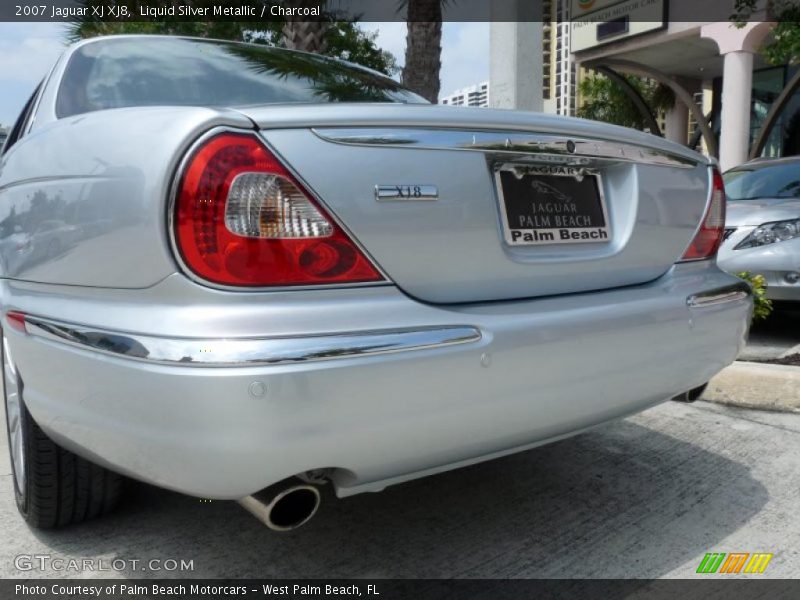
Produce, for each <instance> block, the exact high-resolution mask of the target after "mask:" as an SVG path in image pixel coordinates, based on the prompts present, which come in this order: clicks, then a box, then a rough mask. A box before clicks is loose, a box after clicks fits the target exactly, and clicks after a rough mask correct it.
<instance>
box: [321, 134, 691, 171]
mask: <svg viewBox="0 0 800 600" xmlns="http://www.w3.org/2000/svg"><path fill="white" fill-rule="evenodd" d="M312 131H313V132H314V134H315V135H316V136H317V137H319V138H320V139H323V140H325V141H327V142H333V143H335V144H344V145H348V146H385V147H390V148H421V149H427V150H463V151H473V152H475V151H477V152H490V153H498V154H518V155H526V156H534V157H536V158H537V159H539V160H542V161H543V162H551V163H555V164H568V165H586V164H590V163H591V162H592V160H598V159H599V160H609V161H614V162H620V161H622V162H636V163H644V164H652V165H661V166H669V167H680V168H694V167H696V166H698V164H700V163H699V161H696V160H692V159H690V158H687V157H685V156H680V155H678V154H673V153H671V152H668V151H665V150H659V149H656V148H650V147H647V146H637V145H635V144H629V143H624V142H612V141H607V140H595V139H589V138H572V137H567V136H563V135H552V134H544V133H541V134H540V133H520V132H503V131H461V130H452V129H450V130H449V129H405V128H402V127H383V128H370V127H354V128H341V127H336V128H325V127H318V128H314V129H312Z"/></svg>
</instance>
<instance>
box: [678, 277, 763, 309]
mask: <svg viewBox="0 0 800 600" xmlns="http://www.w3.org/2000/svg"><path fill="white" fill-rule="evenodd" d="M752 295H753V290H752V289H751V288H750V286H749V285H748V284H747V283H745V282H744V281H743V282H742V283H734V284H733V285H729V286H726V287H723V288H717V289H716V290H709V291H707V292H700V293H699V294H693V295H691V296H689V297H688V298H686V304H687V305H688V306H689V307H690V308H706V307H707V306H716V305H718V304H726V303H727V302H735V301H737V300H744V299H745V298H747V297H748V296H752Z"/></svg>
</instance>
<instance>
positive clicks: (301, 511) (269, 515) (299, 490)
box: [237, 484, 322, 531]
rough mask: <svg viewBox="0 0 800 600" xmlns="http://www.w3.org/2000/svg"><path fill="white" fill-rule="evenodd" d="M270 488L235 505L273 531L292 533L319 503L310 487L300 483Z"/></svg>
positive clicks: (311, 513) (314, 510) (311, 486)
mask: <svg viewBox="0 0 800 600" xmlns="http://www.w3.org/2000/svg"><path fill="white" fill-rule="evenodd" d="M279 485H280V484H277V485H275V486H270V487H269V488H266V489H265V490H262V491H260V492H256V493H255V494H252V495H251V496H245V497H244V498H240V499H239V500H237V502H238V503H239V504H240V505H241V506H242V507H243V508H244V509H245V510H246V511H248V512H249V513H250V514H252V515H253V516H254V517H255V518H256V519H258V520H259V521H261V522H262V523H264V525H266V526H267V527H269V528H270V529H272V530H273V531H291V530H292V529H297V528H298V527H302V526H303V525H305V524H306V523H308V522H309V521H310V520H311V517H313V516H314V515H315V514H316V512H317V509H318V508H319V505H320V502H321V500H322V498H321V496H320V493H319V490H318V489H317V488H316V487H314V486H313V485H307V484H299V485H289V486H288V487H281V488H279V489H280V491H278V492H276V491H275V489H276V488H277V487H278V486H279Z"/></svg>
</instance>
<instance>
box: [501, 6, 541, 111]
mask: <svg viewBox="0 0 800 600" xmlns="http://www.w3.org/2000/svg"><path fill="white" fill-rule="evenodd" d="M501 5H502V8H501V9H500V10H502V11H503V13H502V14H499V13H498V12H497V11H493V12H492V19H493V21H492V23H491V24H490V26H489V106H491V107H492V108H513V109H519V110H535V111H541V110H542V107H543V99H542V22H541V21H542V19H541V6H539V3H537V2H530V1H529V0H511V1H507V2H503V3H501ZM492 6H493V9H494V6H495V4H494V3H493V5H492ZM537 8H538V12H539V15H537V14H536V13H535V11H536V9H537ZM504 19H507V20H504Z"/></svg>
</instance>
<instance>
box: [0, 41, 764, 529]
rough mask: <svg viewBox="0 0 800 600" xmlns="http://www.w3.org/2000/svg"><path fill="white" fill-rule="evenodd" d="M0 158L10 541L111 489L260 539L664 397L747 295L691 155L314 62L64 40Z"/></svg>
mask: <svg viewBox="0 0 800 600" xmlns="http://www.w3.org/2000/svg"><path fill="white" fill-rule="evenodd" d="M1 160H2V162H0V229H1V231H0V268H2V279H0V286H1V289H0V294H1V296H0V301H1V302H2V311H3V313H2V330H3V344H2V348H3V366H4V371H3V372H4V382H5V402H6V411H7V421H8V434H9V443H10V450H11V457H12V462H13V470H14V477H13V485H14V486H15V488H16V498H17V503H18V505H19V509H20V511H21V512H22V514H23V515H24V516H25V518H26V519H27V520H28V521H29V522H30V523H31V524H32V525H35V526H39V527H53V526H59V525H65V524H68V523H73V522H78V521H81V520H84V519H86V518H89V517H92V516H95V515H98V514H100V513H102V512H105V511H106V510H108V509H110V508H111V507H112V506H113V504H114V502H115V501H116V499H117V498H118V496H119V494H120V492H119V490H120V482H121V476H129V477H131V478H133V479H138V480H142V481H146V482H149V483H151V484H154V485H157V486H162V487H165V488H169V489H172V490H178V491H180V492H184V493H187V494H193V495H196V496H200V497H203V498H214V499H237V500H239V501H240V502H241V503H242V504H243V505H244V506H245V507H246V508H248V509H249V510H250V511H251V512H253V513H254V514H256V515H257V516H259V517H260V518H261V519H262V520H263V521H265V522H266V523H267V524H268V525H270V526H271V527H273V528H274V529H279V530H280V529H290V528H292V527H295V526H298V525H300V524H302V523H303V522H305V521H306V520H308V519H309V518H310V517H311V515H312V514H313V513H314V511H315V510H316V508H317V506H318V503H319V492H318V486H319V485H320V484H321V483H323V482H324V483H328V484H332V486H333V487H334V489H335V491H336V492H337V494H338V495H339V496H346V495H349V494H356V493H359V492H365V491H377V490H381V489H383V488H384V487H386V486H387V485H391V484H396V483H399V482H402V481H405V480H409V479H412V478H415V477H421V476H424V475H428V474H432V473H436V472H440V471H444V470H447V469H453V468H456V467H459V466H462V465H467V464H470V463H474V462H477V461H482V460H487V459H490V458H493V457H498V456H502V455H503V454H507V453H511V452H517V451H520V450H523V449H526V448H531V447H533V446H536V445H540V444H545V443H547V442H550V441H553V440H557V439H559V438H563V437H565V436H569V435H572V434H575V433H577V432H579V431H581V430H584V429H586V428H589V427H592V426H594V425H597V424H599V423H602V422H605V421H609V420H611V419H617V418H619V417H623V416H625V415H629V414H631V413H635V412H637V411H641V410H644V409H646V408H648V407H650V406H653V405H654V404H656V403H658V402H661V401H663V400H665V399H668V398H672V397H675V396H678V395H682V394H683V395H685V394H686V393H687V392H689V391H690V390H694V389H696V388H698V387H699V386H702V385H703V384H704V383H705V382H707V381H708V380H709V379H710V378H711V377H712V376H713V375H714V374H715V373H717V372H718V371H719V370H720V369H722V368H723V367H725V366H726V365H727V364H729V363H730V362H732V361H733V360H734V358H735V356H736V354H737V352H738V351H739V349H740V347H741V345H742V343H743V339H744V337H745V334H746V329H747V322H748V317H749V313H750V311H751V298H750V290H749V288H748V287H747V286H746V285H745V284H743V283H740V282H739V280H737V279H736V278H734V277H732V276H730V275H727V274H725V273H723V272H722V271H720V270H719V269H718V268H717V266H716V264H715V254H716V250H717V246H718V245H719V241H720V238H721V235H722V232H723V225H724V206H723V202H724V192H723V189H722V183H721V179H720V176H719V175H718V173H717V171H716V170H715V168H714V166H713V164H712V163H711V162H710V161H709V160H708V159H706V158H704V157H703V156H701V155H699V154H696V153H694V152H691V151H689V150H687V149H685V148H682V147H680V146H677V145H675V144H671V143H669V142H666V141H663V140H661V139H659V138H657V137H655V136H650V135H647V134H644V133H638V132H635V131H632V130H628V129H622V128H618V127H612V126H608V125H601V124H597V123H592V122H588V121H582V120H577V119H567V118H556V117H549V116H545V115H540V114H526V113H521V112H513V111H496V110H488V109H458V108H451V107H437V106H431V105H429V104H427V103H426V102H425V101H423V100H422V99H421V98H419V97H418V96H416V95H415V94H413V93H411V92H409V91H407V90H405V89H403V88H402V87H400V86H399V85H398V84H397V83H396V82H394V81H392V80H389V79H386V78H384V77H382V76H379V75H378V74H376V73H373V72H372V71H368V70H365V69H362V68H360V67H357V66H355V65H350V64H347V63H343V62H339V61H335V60H332V59H327V58H323V57H320V56H315V55H309V54H303V53H296V52H289V51H285V50H278V49H272V48H267V47H263V46H251V45H244V44H235V43H228V42H216V41H208V40H195V39H185V38H168V37H116V38H114V37H112V38H99V39H94V40H90V41H85V42H82V43H79V44H77V45H74V46H72V47H71V48H70V49H68V50H67V52H66V53H65V54H64V56H63V57H62V58H61V59H60V60H59V61H58V63H57V64H56V66H55V68H54V69H53V71H52V72H51V73H50V75H49V76H48V77H47V79H46V80H45V81H44V82H43V83H42V85H41V86H40V87H39V88H38V90H37V91H36V93H35V94H34V95H33V97H32V98H31V99H30V102H29V103H28V105H27V106H26V107H25V110H24V112H23V114H22V115H21V117H20V119H19V122H18V123H17V124H16V126H15V127H14V129H13V131H12V132H11V135H10V136H9V139H8V141H7V143H6V144H5V147H4V149H3V151H2V159H1Z"/></svg>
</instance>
